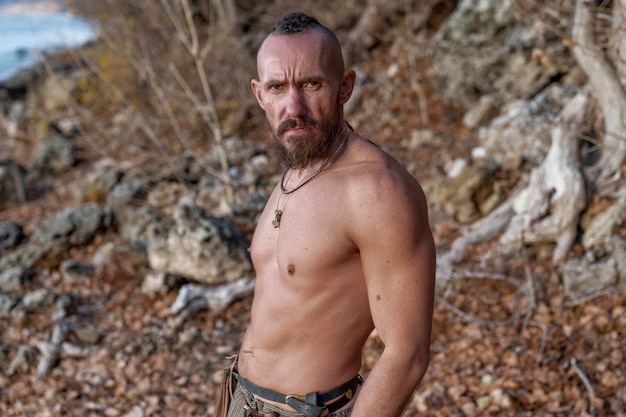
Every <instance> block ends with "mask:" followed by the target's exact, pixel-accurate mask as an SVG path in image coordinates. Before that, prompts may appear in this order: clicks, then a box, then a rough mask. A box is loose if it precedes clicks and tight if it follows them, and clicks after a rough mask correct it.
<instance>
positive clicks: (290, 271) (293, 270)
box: [287, 264, 296, 275]
mask: <svg viewBox="0 0 626 417" xmlns="http://www.w3.org/2000/svg"><path fill="white" fill-rule="evenodd" d="M287 273H288V274H289V275H293V274H295V273H296V266H295V265H294V264H289V265H287Z"/></svg>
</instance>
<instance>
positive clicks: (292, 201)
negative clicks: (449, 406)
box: [228, 13, 435, 417]
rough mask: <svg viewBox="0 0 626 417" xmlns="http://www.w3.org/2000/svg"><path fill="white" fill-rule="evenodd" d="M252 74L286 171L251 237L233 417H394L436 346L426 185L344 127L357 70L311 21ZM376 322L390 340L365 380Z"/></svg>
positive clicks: (271, 49)
mask: <svg viewBox="0 0 626 417" xmlns="http://www.w3.org/2000/svg"><path fill="white" fill-rule="evenodd" d="M257 70H258V80H253V81H252V83H251V85H252V90H253V92H254V94H255V96H256V98H257V100H258V103H259V105H260V106H261V108H262V109H263V110H264V111H265V113H266V117H267V120H268V122H269V125H270V128H271V130H272V133H273V136H274V139H273V143H272V145H273V147H274V150H275V151H276V154H277V156H278V157H279V158H280V160H281V162H282V163H284V164H285V165H286V172H285V175H284V176H283V180H282V182H281V183H280V184H278V186H277V187H276V189H275V190H274V191H273V193H272V195H271V196H270V198H269V201H268V203H267V206H266V208H265V210H264V211H263V213H262V215H261V218H260V219H259V223H258V225H257V229H256V231H255V234H254V238H253V240H252V245H251V247H250V252H251V256H252V260H253V263H254V266H255V269H256V289H255V295H254V297H255V298H254V303H253V305H252V315H251V322H250V325H249V327H248V329H247V331H246V334H245V336H244V339H243V343H242V346H241V350H240V352H239V356H238V362H237V366H236V371H234V372H233V379H231V381H232V382H233V384H234V385H236V388H234V389H232V392H231V395H232V398H231V402H230V408H229V411H228V417H241V416H245V415H247V416H257V415H267V414H272V413H273V414H274V415H286V416H293V415H305V416H308V417H319V416H321V417H326V416H329V417H330V416H338V417H347V416H348V415H350V413H351V415H352V417H361V416H398V415H400V414H401V412H402V410H403V408H404V407H405V405H406V403H407V401H408V400H409V399H410V396H411V394H412V393H413V391H414V389H415V387H416V386H417V384H418V383H419V381H420V380H421V379H422V377H423V375H424V373H425V372H426V368H427V366H428V362H429V354H430V336H431V323H432V311H433V293H434V276H435V249H434V243H433V238H432V234H431V231H430V228H429V224H428V214H427V205H426V199H425V197H424V194H423V192H422V189H421V188H420V186H419V185H418V183H417V182H416V181H415V179H414V178H413V177H412V176H411V175H410V174H409V173H408V172H407V171H406V170H405V169H404V168H403V167H402V166H401V165H400V164H399V163H398V162H397V161H396V160H395V159H393V158H392V157H391V156H390V155H388V154H387V153H385V152H384V151H383V150H381V149H380V148H379V147H377V146H376V145H374V144H373V143H371V142H369V141H367V140H364V139H363V138H361V137H360V136H359V135H358V134H357V133H355V132H354V131H352V130H351V129H349V127H348V125H347V123H346V122H345V121H344V119H343V117H344V115H343V105H344V104H345V103H346V102H347V101H348V100H349V99H350V96H351V94H352V89H353V87H354V82H355V73H354V71H346V70H345V69H344V63H343V57H342V53H341V48H340V45H339V43H338V41H337V38H336V37H335V35H334V34H333V33H332V32H331V31H330V30H328V29H327V28H325V27H324V26H321V25H320V24H319V23H318V22H317V21H316V20H315V19H313V18H311V17H309V16H308V15H306V14H303V13H292V14H290V15H287V16H285V17H284V18H282V19H281V20H279V21H278V22H277V24H276V26H275V27H274V30H273V31H272V32H271V33H270V34H269V35H268V37H267V38H266V39H265V40H264V42H263V44H262V46H261V48H260V49H259V51H258V56H257ZM374 328H376V330H377V332H378V335H379V337H380V339H381V340H382V342H383V343H384V345H385V347H384V350H383V352H382V354H381V356H380V358H379V359H378V361H377V363H376V365H375V366H374V367H373V369H372V370H371V372H370V373H369V375H368V377H367V379H366V380H365V382H364V383H363V381H362V379H360V377H359V378H355V377H357V376H358V373H359V370H360V369H361V350H362V348H363V345H364V343H365V341H366V340H367V338H368V336H369V335H370V334H371V332H372V330H373V329H374ZM327 391H328V392H327ZM316 393H317V394H316ZM307 394H308V395H307Z"/></svg>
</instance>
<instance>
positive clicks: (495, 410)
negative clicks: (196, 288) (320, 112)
mask: <svg viewBox="0 0 626 417" xmlns="http://www.w3.org/2000/svg"><path fill="white" fill-rule="evenodd" d="M397 56H398V54H397V51H396V53H395V55H392V54H391V52H390V51H381V52H378V55H377V56H375V57H373V59H372V60H371V62H372V63H371V64H370V65H371V67H370V68H367V70H369V71H371V72H373V73H387V72H388V71H391V69H392V68H393V65H394V63H395V64H397V65H399V69H396V70H399V72H400V74H401V75H400V76H398V77H396V78H394V79H393V80H394V81H389V82H388V83H387V84H386V85H375V86H371V88H370V89H366V90H365V92H364V93H363V95H362V96H361V100H360V104H359V107H360V109H359V111H355V112H354V113H353V114H352V115H351V118H349V120H350V122H351V124H353V125H354V126H355V128H356V129H357V130H359V131H360V132H361V133H362V134H363V135H364V136H366V137H370V138H371V139H373V140H374V141H376V142H377V143H379V144H381V145H382V146H384V147H385V148H386V149H388V150H389V151H390V152H391V153H393V154H394V155H396V156H397V157H398V158H399V159H400V160H402V161H403V162H404V163H405V164H406V165H407V166H409V167H410V169H411V171H412V172H413V173H414V174H415V176H416V177H418V178H419V179H420V180H424V181H425V180H427V179H428V177H429V176H431V175H435V174H436V173H437V172H440V171H441V170H442V169H443V166H444V165H445V164H446V163H447V162H449V161H450V160H452V159H454V158H455V157H456V156H462V155H465V154H466V153H467V152H468V150H469V149H470V148H471V144H472V139H471V136H470V135H469V132H467V131H465V130H464V129H463V127H462V126H461V125H460V124H459V123H458V118H459V115H458V113H457V112H456V111H455V110H454V108H453V107H452V106H450V105H448V104H446V103H442V102H441V101H440V100H439V99H438V96H437V94H436V93H435V92H434V90H433V89H432V87H431V86H430V81H429V79H428V78H427V74H428V73H427V71H426V70H425V68H424V69H423V71H420V72H419V81H420V83H422V85H423V86H424V87H425V91H426V94H427V95H428V99H429V115H430V119H429V126H428V129H427V130H428V137H429V138H430V139H428V140H426V142H425V144H424V145H423V146H420V147H419V148H418V149H417V150H415V149H414V148H411V147H410V146H409V144H410V142H411V141H410V140H409V138H405V139H401V140H399V139H398V138H403V136H404V135H403V134H402V132H407V131H414V130H420V131H421V130H423V129H422V128H421V127H420V125H421V124H420V122H419V121H417V120H416V117H415V111H414V110H412V109H414V108H415V99H416V93H415V91H414V90H411V89H407V88H403V87H404V86H405V85H406V80H407V78H408V77H410V76H411V75H415V74H414V73H411V72H410V71H409V70H408V69H407V67H406V66H405V64H406V63H403V62H402V61H401V60H397V59H396V57H397ZM400 56H401V54H400ZM394 71H395V70H394ZM381 109H384V110H381ZM381 111H382V113H383V114H384V116H385V117H380V113H381ZM424 134H426V133H424ZM77 140H78V141H79V143H80V144H81V146H80V148H81V149H82V150H83V152H84V153H85V155H83V156H84V158H83V159H82V160H83V161H89V160H90V158H89V155H90V152H94V151H93V147H91V146H90V144H89V143H88V138H87V137H86V136H83V137H78V138H77ZM8 145H9V149H11V153H10V156H11V157H12V158H14V159H15V160H17V161H18V162H21V163H23V164H24V165H25V166H28V164H29V162H30V160H29V156H30V155H32V147H33V146H34V145H33V143H31V142H29V141H28V140H22V139H19V138H18V139H17V140H15V141H13V142H11V143H9V144H8ZM92 169H93V166H92V164H90V163H78V164H77V165H76V166H75V167H73V168H72V169H71V170H69V171H68V172H66V173H64V174H62V175H59V176H56V177H54V178H47V179H45V180H41V182H40V183H39V184H38V186H37V187H35V190H36V192H31V195H29V201H28V203H27V204H23V205H14V206H11V207H9V208H6V209H4V210H2V211H0V222H2V221H19V222H23V223H24V224H25V232H26V233H27V234H28V233H30V232H32V229H33V228H34V227H35V226H34V225H35V224H36V221H37V220H39V219H43V218H47V217H50V216H52V214H53V213H55V212H58V211H59V210H60V209H61V208H63V207H69V206H73V205H75V204H76V203H77V201H76V197H75V195H74V194H73V193H72V192H71V187H70V185H71V184H72V183H75V182H76V181H78V180H79V179H80V178H83V177H84V176H85V175H87V174H88V173H89V172H91V171H92ZM502 181H503V183H505V182H506V181H507V180H506V179H502ZM434 211H435V210H434ZM433 231H434V233H435V238H436V241H437V245H438V249H439V250H440V252H443V251H445V250H446V248H447V247H448V246H449V245H450V243H451V242H452V240H453V239H454V237H456V236H458V235H459V234H460V233H462V226H460V225H459V224H457V223H456V222H454V221H453V220H452V219H450V218H447V217H445V216H441V215H439V214H438V213H436V212H433ZM105 242H113V243H115V244H116V245H119V246H123V244H124V243H123V242H121V241H120V238H119V236H117V235H116V233H115V230H114V229H113V228H112V229H111V230H108V231H107V232H106V233H104V234H102V235H99V236H98V237H97V238H96V239H95V240H94V241H93V242H90V243H89V244H87V245H84V246H81V247H76V248H72V249H70V250H69V252H68V253H67V254H65V255H64V257H66V258H71V259H72V260H74V261H78V262H85V263H90V262H91V261H92V259H93V256H94V253H95V252H96V251H97V249H98V248H99V247H100V246H101V245H102V244H103V243H105ZM487 249H489V245H488V244H485V245H478V246H477V247H475V248H473V249H472V251H471V253H470V254H469V255H468V256H467V259H466V262H464V263H463V264H462V265H461V266H460V268H459V271H460V273H459V274H457V275H458V276H459V278H458V279H455V280H452V281H449V282H447V283H445V285H442V287H441V289H440V291H439V292H438V295H437V304H436V307H435V315H434V327H433V331H434V333H433V338H432V360H431V365H430V368H429V371H428V373H427V375H426V376H425V378H424V380H423V381H422V383H421V385H420V386H419V388H418V389H417V390H416V392H415V395H414V396H413V399H412V401H411V403H410V404H409V406H408V408H407V411H406V415H423V416H477V415H485V416H487V415H489V416H585V415H589V416H591V415H595V416H609V415H615V416H624V415H626V414H625V413H624V410H625V409H626V389H625V387H626V372H625V369H626V365H625V364H624V360H625V356H626V344H625V343H626V342H625V340H626V295H625V294H624V291H621V292H620V291H612V292H606V293H597V294H593V295H592V296H590V297H588V298H585V299H581V300H577V301H575V302H574V301H572V300H569V299H567V298H565V297H564V296H563V295H562V294H563V292H562V288H561V283H560V280H559V276H558V274H557V272H556V270H555V268H554V267H553V266H552V265H551V263H550V262H549V260H548V259H545V257H542V256H540V255H538V254H537V253H535V252H530V253H528V254H521V255H520V256H518V257H516V258H514V259H507V260H506V261H505V262H504V263H503V264H500V265H491V266H489V267H482V266H480V259H481V255H482V254H483V253H484V252H485V251H486V250H487ZM577 250H578V251H579V250H580V249H579V248H574V252H576V251H577ZM123 253H124V252H123ZM2 255H3V254H2V252H0V256H2ZM48 262H49V263H50V265H45V264H43V265H40V267H41V271H42V272H41V273H38V274H36V275H35V276H33V278H32V280H31V281H30V282H28V283H27V284H25V286H24V287H23V288H22V289H21V293H22V294H29V293H33V292H34V291H35V290H37V289H41V288H45V289H47V290H49V291H50V292H51V293H54V294H56V296H57V298H56V299H55V300H53V301H52V302H49V303H47V304H46V303H45V302H43V303H41V304H38V305H39V306H40V307H39V308H37V309H35V310H33V311H29V310H26V311H24V313H23V314H19V315H9V316H5V317H0V337H1V343H0V415H1V416H7V417H8V416H11V417H12V416H41V417H43V416H108V417H109V416H110V417H117V416H121V417H140V416H155V417H156V416H205V415H208V414H211V412H212V410H213V407H214V404H215V395H216V387H217V380H218V376H219V373H220V371H221V370H222V368H223V367H224V366H225V365H227V364H228V359H227V357H228V356H230V355H232V354H235V353H236V352H237V350H238V346H239V343H240V340H241V336H242V333H243V332H244V331H245V328H246V324H247V322H248V319H249V311H250V304H251V301H252V300H251V298H245V299H243V300H239V301H237V302H235V303H234V304H232V305H231V306H229V307H228V308H227V309H226V310H225V311H223V312H221V313H219V314H214V313H212V312H210V311H201V312H199V313H197V314H195V315H194V316H192V317H191V318H189V319H188V320H186V321H185V322H183V323H179V322H178V321H176V320H175V317H173V316H172V314H171V312H170V307H171V305H172V303H173V302H174V300H175V298H176V295H177V291H176V289H174V290H172V291H169V292H167V293H165V294H159V295H157V294H145V293H143V292H142V290H141V287H142V281H143V279H144V277H145V272H146V270H145V262H142V261H138V260H137V259H136V258H135V257H134V256H133V255H132V253H130V252H125V254H124V255H121V256H120V257H119V258H117V259H115V262H114V264H112V265H110V268H108V269H101V270H97V271H95V272H94V273H93V274H92V275H91V276H90V277H89V279H88V280H86V281H84V282H83V283H81V284H80V285H77V284H74V283H71V282H68V281H67V280H64V279H63V277H62V276H61V273H60V272H59V270H58V263H59V260H58V259H56V260H48ZM59 297H60V299H62V300H66V301H64V302H65V304H64V305H65V308H66V309H67V311H69V312H70V313H71V314H70V315H69V316H70V318H71V319H70V320H68V321H67V324H68V327H67V328H65V329H61V330H59V329H58V328H57V327H55V321H54V313H55V311H56V309H58V305H59V304H58V300H59ZM58 331H65V332H67V337H66V340H67V342H69V343H71V344H72V346H78V347H80V348H81V351H80V352H78V353H77V354H71V353H67V352H66V353H64V354H62V355H61V356H60V358H58V360H56V361H54V363H53V366H52V367H51V369H50V370H49V371H48V372H47V373H46V374H45V375H41V376H38V375H37V371H38V369H37V367H38V364H39V361H40V359H41V356H42V355H41V353H42V351H43V348H42V346H43V345H42V342H46V341H50V340H51V337H53V336H54V333H55V332H58ZM381 349H382V346H381V344H380V341H379V340H378V339H377V338H376V336H375V335H373V336H372V337H371V338H370V339H369V340H368V342H367V346H366V349H365V351H364V355H363V359H364V366H363V373H364V374H365V375H366V374H367V372H368V369H370V367H371V366H372V365H373V364H374V363H375V361H376V358H377V356H378V355H379V353H380V351H381ZM16 358H18V359H20V358H21V359H20V360H17V359H16Z"/></svg>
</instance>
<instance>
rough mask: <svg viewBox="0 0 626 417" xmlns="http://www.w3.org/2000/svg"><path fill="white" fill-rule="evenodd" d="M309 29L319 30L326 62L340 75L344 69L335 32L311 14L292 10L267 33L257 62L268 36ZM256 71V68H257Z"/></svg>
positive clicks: (299, 32)
mask: <svg viewBox="0 0 626 417" xmlns="http://www.w3.org/2000/svg"><path fill="white" fill-rule="evenodd" d="M311 31H319V32H320V33H321V34H322V35H324V36H323V42H324V45H323V46H324V50H325V51H326V52H327V54H328V62H330V63H332V64H333V67H334V68H333V72H334V73H335V75H337V76H338V77H342V76H343V74H344V71H345V66H344V62H343V54H342V52H341V45H340V43H339V40H338V39H337V36H335V33H334V32H333V31H332V30H330V29H328V28H327V27H326V26H324V25H322V24H321V23H320V22H319V21H318V20H317V19H315V18H314V17H313V16H310V15H308V14H306V13H303V12H293V13H289V14H287V15H285V16H283V17H282V18H281V19H279V20H278V21H277V22H276V24H275V25H274V27H273V28H272V31H271V32H270V33H268V34H267V36H266V37H265V39H264V40H263V43H262V44H261V47H260V48H259V51H258V54H257V62H258V61H259V56H260V54H261V52H262V51H263V46H264V45H265V42H266V41H267V39H268V38H270V37H273V36H290V35H297V34H302V33H308V32H311ZM257 71H258V68H257Z"/></svg>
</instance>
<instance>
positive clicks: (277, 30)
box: [272, 12, 328, 35]
mask: <svg viewBox="0 0 626 417" xmlns="http://www.w3.org/2000/svg"><path fill="white" fill-rule="evenodd" d="M312 28H319V29H325V30H328V29H327V28H326V27H325V26H323V25H322V24H321V23H320V22H318V21H317V19H315V18H314V17H313V16H309V15H308V14H306V13H303V12H293V13H289V14H287V15H285V16H283V17H282V18H281V19H280V20H278V21H277V22H276V24H275V25H274V29H273V30H272V33H274V34H276V35H293V34H296V33H301V32H306V31H307V30H309V29H312Z"/></svg>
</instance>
